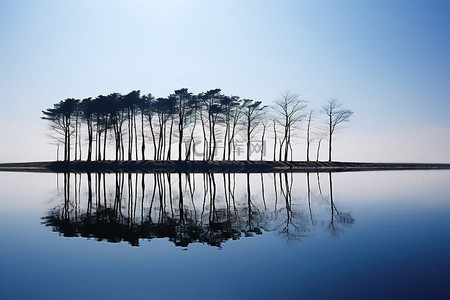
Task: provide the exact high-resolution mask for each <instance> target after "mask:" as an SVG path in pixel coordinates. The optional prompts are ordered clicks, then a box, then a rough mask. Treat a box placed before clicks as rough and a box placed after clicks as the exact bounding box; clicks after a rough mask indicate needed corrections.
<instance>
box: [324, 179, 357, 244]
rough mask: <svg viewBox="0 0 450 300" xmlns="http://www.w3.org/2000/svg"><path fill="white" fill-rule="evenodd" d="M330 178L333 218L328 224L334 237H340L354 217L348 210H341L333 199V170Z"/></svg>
mask: <svg viewBox="0 0 450 300" xmlns="http://www.w3.org/2000/svg"><path fill="white" fill-rule="evenodd" d="M328 176H329V180H330V210H331V219H330V223H329V224H328V230H329V231H330V233H331V235H332V236H333V237H339V235H340V234H341V233H342V232H343V231H344V229H343V227H344V226H349V225H351V224H353V222H354V219H353V217H352V215H351V214H350V213H348V212H341V211H339V210H338V209H337V208H336V204H335V203H334V200H333V180H332V178H331V172H330V173H328Z"/></svg>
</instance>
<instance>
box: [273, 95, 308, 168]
mask: <svg viewBox="0 0 450 300" xmlns="http://www.w3.org/2000/svg"><path fill="white" fill-rule="evenodd" d="M305 108H306V102H305V101H304V100H303V99H301V98H300V97H299V96H298V95H295V94H291V93H290V92H286V93H284V94H283V95H281V98H280V99H278V100H276V101H275V106H274V107H273V110H274V111H275V115H276V116H277V123H278V124H279V125H280V126H281V127H282V128H283V132H284V134H283V139H282V140H281V143H280V155H279V159H280V160H281V159H282V152H283V149H284V160H285V161H287V160H288V156H289V152H291V159H292V145H291V136H292V131H293V129H295V126H296V125H297V124H298V123H299V122H300V121H301V120H302V119H303V118H304V117H305V115H304V113H303V110H304V109H305Z"/></svg>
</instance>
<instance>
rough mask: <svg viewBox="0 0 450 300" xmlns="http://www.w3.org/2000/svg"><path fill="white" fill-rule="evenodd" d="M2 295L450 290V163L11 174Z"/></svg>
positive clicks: (5, 180)
mask: <svg viewBox="0 0 450 300" xmlns="http://www.w3.org/2000/svg"><path fill="white" fill-rule="evenodd" d="M0 238H1V244H0V298H1V299H40V298H42V299H80V298H83V299H130V298H133V297H139V298H140V299H147V298H149V299H244V298H245V299H279V298H287V299H331V298H333V299H450V286H449V285H448V282H449V280H450V171H447V170H443V171H392V172H360V173H332V174H328V173H321V174H319V175H318V174H316V173H311V174H282V175H280V174H264V175H261V174H251V175H249V176H247V175H246V174H225V175H223V174H215V175H206V174H196V175H185V174H171V175H167V174H160V175H154V174H145V175H142V174H117V175H116V174H106V175H105V174H90V175H88V174H77V175H75V174H59V175H56V174H30V173H0Z"/></svg>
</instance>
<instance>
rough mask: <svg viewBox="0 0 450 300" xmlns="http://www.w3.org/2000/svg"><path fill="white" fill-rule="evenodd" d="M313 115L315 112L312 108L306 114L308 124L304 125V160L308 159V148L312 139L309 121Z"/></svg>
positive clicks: (310, 121)
mask: <svg viewBox="0 0 450 300" xmlns="http://www.w3.org/2000/svg"><path fill="white" fill-rule="evenodd" d="M314 117H315V113H314V111H313V110H310V111H309V114H308V125H307V127H306V161H309V148H310V145H311V142H312V141H313V139H312V137H311V123H312V121H313V119H314Z"/></svg>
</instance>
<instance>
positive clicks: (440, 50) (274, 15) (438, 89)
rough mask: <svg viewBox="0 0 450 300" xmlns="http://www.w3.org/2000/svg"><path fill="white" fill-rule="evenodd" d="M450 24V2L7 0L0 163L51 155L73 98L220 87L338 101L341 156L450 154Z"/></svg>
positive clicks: (259, 95)
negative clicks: (54, 128)
mask: <svg viewBox="0 0 450 300" xmlns="http://www.w3.org/2000/svg"><path fill="white" fill-rule="evenodd" d="M449 28H450V2H448V1H442V2H440V1H261V0H255V1H242V0H241V1H181V0H178V1H167V0H160V1H144V0H142V1H80V0H78V1H57V0H53V1H5V0H3V1H0V40H1V42H0V91H1V101H0V125H1V127H0V128H1V129H0V140H1V141H2V142H1V149H0V161H30V160H50V159H54V156H55V149H54V147H52V146H49V145H48V141H49V140H48V139H46V137H45V133H46V124H45V122H44V121H42V120H40V119H39V118H40V116H41V110H44V109H46V108H48V107H51V106H52V105H53V103H56V102H58V101H60V100H63V99H65V98H71V97H74V98H85V97H89V96H94V97H95V96H97V95H99V94H109V93H111V92H120V93H128V92H130V91H131V90H134V89H140V90H141V91H142V93H148V92H151V93H153V94H154V95H155V96H157V97H162V96H167V95H168V94H169V93H171V92H172V91H173V90H174V89H178V88H182V87H187V88H189V89H190V90H191V91H193V92H195V93H197V92H202V91H206V90H208V89H212V88H216V87H219V88H221V89H222V91H223V92H224V93H225V94H231V95H239V96H241V97H244V98H251V99H255V100H262V101H264V102H265V103H267V104H270V103H271V102H272V101H273V100H275V99H276V98H277V97H279V95H280V94H281V93H283V92H285V91H291V92H294V93H298V94H301V95H302V97H303V98H304V99H305V100H307V101H310V102H311V106H312V107H315V108H320V106H321V105H323V103H324V102H325V101H326V99H328V98H331V97H332V98H337V99H338V100H339V101H341V102H342V103H344V104H345V105H346V106H347V107H349V108H350V109H352V110H353V111H354V112H355V113H354V115H353V117H352V121H351V122H350V123H348V124H347V125H346V128H345V130H343V131H342V132H341V133H339V135H338V138H337V140H336V144H335V155H334V158H335V159H336V160H361V161H417V162H450V157H449V153H450V118H449V116H448V115H449V112H450V99H449V95H450V55H449V53H450V35H449V34H448V29H449ZM316 126H318V127H322V121H317V124H316ZM303 148H304V147H301V149H302V151H303ZM302 157H303V156H302ZM322 158H325V157H322Z"/></svg>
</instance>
